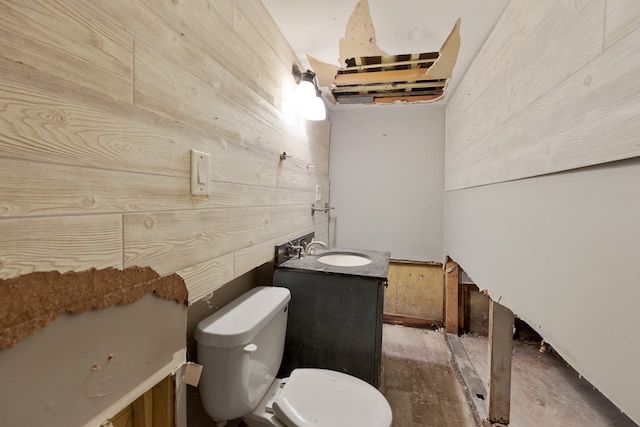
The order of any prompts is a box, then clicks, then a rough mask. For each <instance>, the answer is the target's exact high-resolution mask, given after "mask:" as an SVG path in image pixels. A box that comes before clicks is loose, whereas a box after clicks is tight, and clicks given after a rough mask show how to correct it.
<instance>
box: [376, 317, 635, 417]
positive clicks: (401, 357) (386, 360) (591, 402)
mask: <svg viewBox="0 0 640 427" xmlns="http://www.w3.org/2000/svg"><path fill="white" fill-rule="evenodd" d="M460 340H461V342H462V344H463V346H464V350H466V353H467V355H468V360H469V361H470V362H471V363H472V365H473V367H472V368H473V369H475V372H477V376H478V377H479V378H480V380H481V381H482V382H483V383H484V387H485V388H486V387H487V384H486V378H487V377H488V341H487V337H483V336H475V335H464V336H462V337H461V338H460ZM539 348H540V347H539V345H537V344H535V343H530V342H529V343H527V342H523V341H518V340H517V341H514V356H513V366H512V399H511V423H510V424H509V425H510V427H534V426H535V427H539V426H549V427H554V426H562V427H574V426H575V427H584V426H589V427H605V426H606V427H612V426H616V427H637V424H635V423H633V421H631V420H630V419H629V418H628V417H626V416H624V415H623V414H621V413H620V411H618V409H617V408H616V407H615V406H614V405H613V404H611V402H609V401H608V400H607V399H605V398H604V397H603V396H602V395H601V394H600V393H599V392H598V391H597V390H595V389H593V387H591V386H590V385H589V384H588V383H587V382H586V381H584V380H582V379H580V378H579V376H578V375H577V374H576V372H575V371H574V370H573V369H571V367H569V366H568V365H567V364H566V363H565V362H564V361H563V360H562V359H561V358H559V357H558V356H557V354H555V353H540V352H539ZM464 350H463V352H464ZM381 382H382V384H381V387H380V390H381V391H382V393H383V394H384V395H385V397H386V398H387V400H388V401H389V404H390V405H391V409H392V411H393V426H394V427H400V426H402V427H414V426H415V427H418V426H419V427H430V426H434V427H435V426H437V427H446V426H455V427H471V426H475V425H477V423H476V420H475V418H474V413H473V409H472V405H471V403H470V401H469V398H468V397H467V389H466V387H465V386H464V385H463V382H462V380H461V378H460V377H459V375H458V373H457V370H456V368H454V365H453V356H452V353H451V351H450V349H449V346H448V345H447V338H446V335H445V334H444V333H442V332H441V331H433V330H426V329H416V328H407V327H403V326H395V325H387V324H385V325H384V327H383V337H382V381H381ZM481 404H482V403H481ZM484 404H485V405H486V402H485V403H484ZM484 411H485V414H486V409H485V410H484Z"/></svg>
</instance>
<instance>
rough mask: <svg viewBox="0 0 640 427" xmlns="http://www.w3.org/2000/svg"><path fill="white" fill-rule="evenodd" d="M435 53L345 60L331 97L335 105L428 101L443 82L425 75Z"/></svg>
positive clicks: (438, 93)
mask: <svg viewBox="0 0 640 427" xmlns="http://www.w3.org/2000/svg"><path fill="white" fill-rule="evenodd" d="M439 56H440V55H439V54H438V52H429V53H420V54H407V55H378V56H360V57H355V58H348V59H347V60H346V66H345V67H344V68H341V69H339V70H338V73H337V74H336V76H335V79H334V81H333V86H332V89H331V93H332V94H333V97H334V98H335V100H336V102H337V103H339V104H354V103H382V102H387V103H389V102H402V101H404V102H416V101H432V100H435V99H438V98H440V97H441V96H442V95H443V94H444V87H445V85H446V82H447V79H446V78H442V77H439V76H434V75H431V74H429V73H428V70H429V68H431V66H432V65H433V64H434V63H435V62H436V60H437V59H438V57H439Z"/></svg>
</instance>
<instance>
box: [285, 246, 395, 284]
mask: <svg viewBox="0 0 640 427" xmlns="http://www.w3.org/2000/svg"><path fill="white" fill-rule="evenodd" d="M327 253H331V254H340V253H342V254H357V255H365V256H366V257H368V258H369V259H371V263H369V264H367V265H362V266H353V267H342V266H335V265H327V264H324V263H321V262H320V261H318V257H319V256H321V255H323V254H327ZM390 256H391V254H390V253H389V252H379V251H367V250H362V249H343V248H322V249H320V248H318V249H316V250H315V251H313V253H312V254H311V255H307V256H304V257H302V258H291V259H289V260H287V261H285V262H284V263H282V264H280V265H279V266H278V268H295V269H299V270H311V271H318V272H324V273H334V274H346V275H352V276H362V277H373V278H378V279H385V280H386V279H387V276H388V271H389V258H390Z"/></svg>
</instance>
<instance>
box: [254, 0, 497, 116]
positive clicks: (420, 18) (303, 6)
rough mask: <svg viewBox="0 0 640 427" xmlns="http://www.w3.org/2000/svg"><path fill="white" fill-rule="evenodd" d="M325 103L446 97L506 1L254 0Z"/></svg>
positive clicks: (442, 99) (430, 100)
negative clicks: (314, 78)
mask: <svg viewBox="0 0 640 427" xmlns="http://www.w3.org/2000/svg"><path fill="white" fill-rule="evenodd" d="M262 2H263V4H264V5H265V7H266V8H267V10H268V11H269V13H270V14H271V16H272V17H273V18H274V20H275V22H276V23H277V24H278V26H279V27H280V29H281V31H282V33H283V34H284V36H285V38H286V39H287V41H288V42H289V44H290V45H291V47H292V48H293V50H294V52H295V53H296V55H297V57H298V59H299V60H300V62H301V63H302V64H303V66H304V67H305V68H309V69H311V70H313V71H314V72H315V73H316V75H317V77H318V82H319V85H320V86H321V88H322V92H323V97H324V98H325V100H326V101H327V103H328V104H329V105H332V106H336V107H337V106H340V105H351V106H353V105H363V104H365V105H366V104H380V103H384V104H388V103H407V102H412V103H413V102H438V103H446V101H447V100H448V99H449V98H450V96H451V94H452V93H453V92H454V91H455V88H456V87H457V85H458V82H459V80H460V79H461V78H462V76H463V75H464V73H465V71H466V69H467V68H468V66H469V64H470V63H471V61H472V60H473V58H474V57H475V55H476V54H477V52H478V50H479V49H480V47H481V46H482V44H483V43H484V41H485V40H486V38H487V36H488V35H489V33H490V31H491V29H492V28H493V26H494V24H495V22H496V21H497V20H498V18H499V16H500V14H501V13H502V11H503V10H504V8H505V6H506V4H507V3H508V0H490V1H486V2H478V1H475V0H449V1H446V2H443V1H438V0H396V1H394V2H389V1H388V0H359V1H358V0H351V1H345V0H330V1H327V0H325V1H323V2H315V1H311V0H299V1H297V2H296V3H295V4H294V5H293V6H292V5H291V3H288V2H282V1H281V0H262Z"/></svg>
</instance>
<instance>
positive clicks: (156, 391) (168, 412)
mask: <svg viewBox="0 0 640 427" xmlns="http://www.w3.org/2000/svg"><path fill="white" fill-rule="evenodd" d="M174 409H175V384H174V377H172V376H168V377H166V378H165V379H163V380H162V381H160V382H159V383H158V384H156V386H155V387H154V388H153V426H154V427H174V426H175V410H174Z"/></svg>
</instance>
